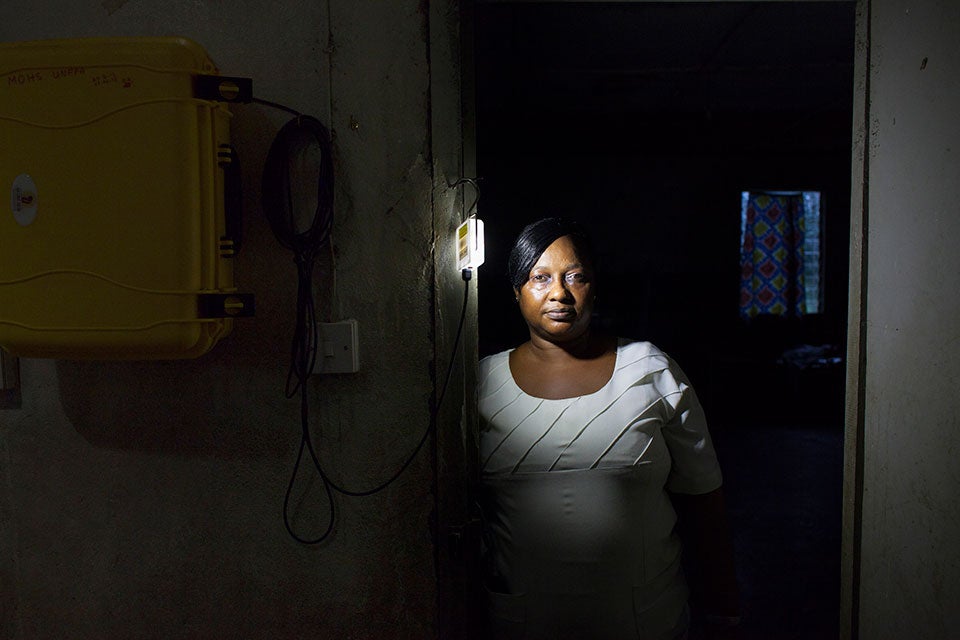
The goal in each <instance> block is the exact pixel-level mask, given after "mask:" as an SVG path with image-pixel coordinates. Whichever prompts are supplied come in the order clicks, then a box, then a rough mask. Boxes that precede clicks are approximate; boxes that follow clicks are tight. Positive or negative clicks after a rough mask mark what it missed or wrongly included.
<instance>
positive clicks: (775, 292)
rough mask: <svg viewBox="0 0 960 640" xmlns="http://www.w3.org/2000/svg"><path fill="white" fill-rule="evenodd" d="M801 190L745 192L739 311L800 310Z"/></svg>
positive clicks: (784, 313)
mask: <svg viewBox="0 0 960 640" xmlns="http://www.w3.org/2000/svg"><path fill="white" fill-rule="evenodd" d="M803 227H804V219H803V196H802V195H800V194H797V195H772V194H766V193H750V195H749V199H748V201H747V214H746V222H745V225H744V230H743V243H742V250H741V254H740V315H741V316H742V317H744V318H753V317H755V316H758V315H762V314H771V315H780V316H799V315H802V314H803V313H805V312H806V309H805V302H804V295H803V233H804V229H803Z"/></svg>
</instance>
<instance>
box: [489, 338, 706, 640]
mask: <svg viewBox="0 0 960 640" xmlns="http://www.w3.org/2000/svg"><path fill="white" fill-rule="evenodd" d="M480 416H481V431H480V452H481V509H482V513H483V517H484V540H485V546H486V549H485V553H486V561H487V571H488V575H487V596H488V611H489V614H490V619H491V624H492V627H493V631H494V636H495V637H498V638H545V639H546V638H549V639H551V640H557V639H561V638H585V639H586V638H589V639H603V638H611V639H612V638H634V639H636V638H642V639H644V640H654V639H656V640H659V639H661V638H663V639H667V638H675V637H677V636H679V635H681V634H682V633H683V632H684V630H685V629H686V625H687V618H688V614H687V607H686V601H687V587H686V584H685V582H684V579H683V573H682V570H681V567H680V542H679V540H678V539H677V537H676V535H675V534H674V532H673V528H674V523H675V521H676V514H675V513H674V510H673V507H672V505H671V503H670V499H669V496H668V495H667V492H666V490H667V489H669V490H670V491H674V492H677V493H689V494H699V493H707V492H709V491H712V490H714V489H716V488H717V487H719V486H720V485H721V482H722V480H721V475H720V468H719V466H718V464H717V459H716V455H715V453H714V449H713V445H712V443H711V441H710V435H709V433H708V431H707V427H706V422H705V420H704V417H703V411H702V409H701V408H700V405H699V403H698V401H697V399H696V395H695V393H694V391H693V388H692V387H691V386H690V385H689V383H688V382H687V381H686V378H685V377H684V375H683V373H682V372H681V371H680V369H679V368H678V367H677V366H676V364H675V363H673V362H672V361H671V360H670V359H669V358H668V357H667V356H666V355H665V354H664V353H663V352H662V351H660V350H659V349H657V348H656V347H655V346H653V345H651V344H650V343H648V342H628V341H625V340H622V339H621V340H620V342H619V344H618V347H617V356H616V365H615V368H614V374H613V376H612V377H611V379H610V381H609V382H607V384H606V385H605V386H604V387H603V388H601V389H600V390H598V391H596V392H595V393H591V394H587V395H584V396H579V397H576V398H564V399H560V400H548V399H543V398H536V397H533V396H530V395H528V394H526V393H524V392H523V391H522V390H521V389H520V388H519V386H517V384H516V382H515V381H514V379H513V375H512V374H511V372H510V366H509V352H508V351H504V352H502V353H498V354H496V355H493V356H489V357H487V358H484V359H483V360H482V361H481V363H480Z"/></svg>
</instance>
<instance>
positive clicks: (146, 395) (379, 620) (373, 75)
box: [0, 0, 475, 638]
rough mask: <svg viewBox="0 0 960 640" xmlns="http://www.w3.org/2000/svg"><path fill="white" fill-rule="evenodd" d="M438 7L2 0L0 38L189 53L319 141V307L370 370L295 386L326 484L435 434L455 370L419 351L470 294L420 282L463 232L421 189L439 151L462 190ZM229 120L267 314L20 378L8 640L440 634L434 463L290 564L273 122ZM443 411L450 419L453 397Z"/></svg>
mask: <svg viewBox="0 0 960 640" xmlns="http://www.w3.org/2000/svg"><path fill="white" fill-rule="evenodd" d="M430 4H435V5H443V6H446V5H447V4H450V3H446V2H439V3H426V2H417V1H415V0H404V1H398V2H379V1H375V0H367V1H362V2H357V1H354V0H329V1H327V2H304V1H287V2H281V3H276V2H271V1H268V0H237V1H235V2H217V1H214V0H178V1H171V2H162V3H159V2H147V1H145V0H129V1H127V0H104V1H102V2H101V1H99V0H97V1H94V0H86V1H80V2H73V3H68V4H64V3H62V2H56V1H54V0H30V1H29V2H28V1H26V0H14V1H13V2H5V3H4V19H3V21H2V22H0V40H2V41H16V40H27V39H42V38H59V37H82V36H111V35H134V36H140V35H183V36H187V37H189V38H192V39H194V40H196V41H197V42H199V43H200V44H201V45H202V46H204V48H206V49H207V51H208V52H209V53H210V55H211V57H212V58H213V59H214V61H215V62H216V63H217V65H218V66H219V68H220V70H221V72H223V73H226V74H234V75H243V76H250V77H252V78H254V91H255V94H256V95H257V96H258V97H261V98H264V99H268V100H273V101H276V102H281V103H284V104H287V105H289V106H290V107H293V108H295V109H298V110H301V111H303V112H305V113H309V114H312V115H314V116H316V117H318V118H319V119H320V120H321V121H322V122H324V123H325V124H327V126H328V127H330V128H331V130H333V132H334V136H335V142H334V146H335V156H336V179H337V188H336V219H335V225H334V239H333V252H334V253H335V259H334V258H333V257H332V256H323V257H322V259H321V260H320V264H319V265H318V269H317V273H316V274H315V277H316V279H317V281H318V284H317V290H318V307H319V309H318V312H319V314H320V315H321V317H322V319H325V320H340V319H345V318H356V319H357V320H358V321H359V325H360V359H361V371H360V373H358V374H355V375H350V376H339V377H326V378H323V379H316V380H314V381H313V382H312V384H311V385H310V392H311V398H312V402H313V416H314V418H313V428H314V434H315V441H316V442H317V443H318V444H319V446H320V448H321V449H322V457H323V459H324V460H325V461H326V464H327V472H328V473H329V475H330V476H331V477H333V478H334V479H336V480H337V481H339V482H341V484H344V485H347V486H348V487H350V488H355V489H364V488H367V487H369V486H371V485H374V484H376V483H378V482H379V481H380V480H382V479H384V478H385V477H387V476H388V475H389V474H390V473H392V472H393V470H394V469H396V468H397V466H398V465H399V464H400V463H401V462H402V461H403V459H404V458H405V457H406V455H407V452H408V451H410V450H411V449H412V447H413V445H414V444H415V443H416V441H417V440H418V438H419V436H420V434H421V433H422V432H423V430H424V429H426V428H427V426H428V424H429V423H430V411H429V406H430V404H429V403H430V399H431V395H432V394H433V393H434V383H433V370H434V369H435V368H437V367H438V366H445V363H446V360H443V359H441V360H439V361H437V362H435V357H436V356H435V350H434V339H435V335H436V334H437V333H438V331H439V332H441V333H442V334H443V336H444V340H446V341H447V342H449V341H450V337H449V336H448V335H447V334H449V333H451V331H450V330H449V329H448V328H447V327H446V324H449V323H450V322H453V326H454V328H455V326H456V324H455V321H456V317H453V318H452V320H451V319H450V318H449V317H448V316H449V315H452V314H446V315H445V316H444V317H443V318H441V319H440V320H439V321H437V320H436V319H435V315H436V305H439V304H447V302H446V301H448V300H450V299H452V300H459V296H460V293H459V292H460V289H459V288H458V289H456V293H452V294H451V295H452V296H453V297H452V298H450V296H448V295H447V294H448V293H451V292H450V290H448V289H446V288H444V287H446V286H448V285H447V284H444V279H443V278H438V277H436V273H435V267H434V264H435V257H436V259H437V260H443V261H446V262H449V260H450V258H449V256H447V255H446V254H447V253H448V251H447V244H446V243H444V242H441V243H440V244H436V238H437V237H440V238H441V239H445V238H446V231H447V227H449V226H450V225H453V224H455V222H456V221H457V220H458V219H459V213H457V214H456V220H455V219H454V217H455V216H454V211H453V209H454V206H455V204H456V201H455V199H454V198H453V197H452V195H451V194H450V193H448V190H447V189H446V187H445V183H441V184H439V186H438V187H437V188H436V189H435V185H434V182H435V178H434V175H435V173H439V172H438V171H437V169H436V167H435V165H434V164H432V163H433V159H432V150H431V139H432V138H431V136H432V134H436V135H437V137H438V138H441V137H442V138H443V139H444V140H445V141H446V145H447V147H446V148H445V150H444V153H445V159H444V161H445V162H446V163H447V164H448V166H447V167H445V168H444V169H443V173H444V174H445V175H450V176H452V177H454V178H455V177H456V174H457V167H456V163H457V158H458V148H459V147H458V144H459V133H458V132H455V133H453V134H452V135H451V134H450V132H444V134H443V135H442V136H441V135H440V132H436V131H432V130H431V112H430V101H431V97H430V96H431V90H433V92H434V93H437V92H438V91H440V92H441V93H443V92H447V93H449V92H453V96H454V98H453V99H452V100H448V102H450V103H451V104H452V105H454V106H457V105H456V93H455V92H456V87H454V86H449V87H448V88H446V89H444V88H441V89H437V88H436V87H433V88H432V87H431V84H430V81H431V62H430V56H429V55H428V53H429V46H430V43H429V37H428V34H429V31H430V18H429V13H430V11H431V7H430ZM432 9H433V11H434V13H440V15H441V16H442V17H443V18H444V19H445V20H446V21H447V22H445V23H442V24H439V25H437V24H435V25H434V29H441V30H443V29H446V31H445V33H446V35H447V36H450V34H451V33H454V34H455V29H456V12H455V11H446V12H443V11H439V10H438V7H433V8H432ZM450 37H451V41H453V40H455V38H454V37H453V36H450ZM441 53H442V52H441ZM440 57H442V59H443V62H444V64H448V65H449V64H453V56H452V55H450V54H449V52H447V55H444V56H440ZM445 74H446V75H445V77H447V76H450V77H453V76H455V74H454V73H452V72H451V71H450V70H449V69H446V70H445ZM233 111H234V113H235V118H234V125H235V126H234V127H233V138H234V143H235V146H236V147H237V149H238V151H239V153H240V155H241V159H242V162H243V178H244V187H245V189H244V206H245V210H246V213H247V218H246V237H245V242H246V244H245V247H244V249H243V251H242V253H241V255H240V256H239V257H238V259H237V262H236V272H237V276H236V279H237V282H238V285H239V286H240V287H241V288H242V290H244V291H249V292H251V293H254V294H255V295H256V297H257V304H258V309H257V316H256V317H255V318H253V319H247V320H243V321H242V322H240V323H239V324H238V326H237V328H236V330H235V332H234V334H233V335H232V336H230V337H229V338H228V339H226V340H225V341H224V342H222V343H221V344H220V345H218V346H217V347H216V348H215V350H214V351H213V352H211V353H210V354H208V355H206V356H204V357H202V358H200V359H198V360H195V361H186V362H153V363H150V362H129V363H116V362H114V363H109V362H107V363H103V362H67V361H51V360H22V361H21V374H22V397H23V405H22V408H21V409H19V410H6V411H2V412H0V637H4V638H108V637H138V638H210V637H278V638H280V637H313V638H368V637H390V638H428V637H432V636H434V635H436V633H437V619H438V616H437V604H436V603H437V587H436V569H435V566H434V565H435V560H434V558H435V555H434V537H433V533H432V530H431V518H432V512H433V509H434V504H435V501H434V489H435V487H434V481H435V478H434V471H433V465H432V463H431V455H432V450H431V447H430V446H429V444H428V446H427V447H426V448H425V450H424V451H423V452H421V454H420V455H419V456H418V457H417V459H416V460H415V461H414V463H413V465H412V466H411V468H410V469H409V470H408V471H407V472H406V473H405V474H404V475H403V476H402V477H401V478H400V479H399V480H398V481H397V482H396V483H395V484H394V485H392V486H391V487H390V488H389V489H387V490H386V491H384V492H382V493H380V494H378V495H376V496H373V497H368V498H360V499H348V498H342V497H336V498H335V501H336V505H337V508H338V513H337V524H336V528H335V531H334V534H333V536H332V538H331V539H330V540H328V541H327V542H325V543H323V544H321V545H318V546H314V547H309V546H303V545H300V544H298V543H296V542H295V541H294V540H292V539H291V538H290V537H289V536H288V535H287V533H286V531H285V530H284V527H283V523H282V520H281V505H282V499H283V495H284V490H285V489H286V486H287V482H288V479H289V476H290V473H291V471H292V468H293V463H294V459H295V455H296V452H297V446H298V444H299V434H300V432H299V429H300V424H299V407H298V403H297V402H296V401H295V400H287V399H285V398H284V396H283V388H284V382H285V378H286V371H287V366H288V350H289V340H290V336H291V333H292V329H293V320H294V309H295V305H294V303H295V294H296V273H295V268H294V265H293V262H292V258H291V255H290V254H289V253H288V252H286V250H284V249H282V248H280V247H279V246H278V245H277V244H276V242H275V241H274V238H273V236H272V235H271V233H270V230H269V228H268V226H267V224H266V221H265V219H264V218H263V216H262V214H261V211H260V202H259V183H260V173H261V170H262V166H263V158H264V156H265V154H266V151H267V149H268V147H269V144H270V142H271V141H272V138H273V136H274V134H275V133H276V131H277V129H278V128H279V127H280V125H282V124H283V122H285V121H286V119H287V118H288V116H287V115H285V114H283V113H280V112H272V111H270V110H268V109H266V108H263V107H260V106H255V105H246V106H244V105H240V106H236V107H234V108H233ZM450 121H451V119H450V118H449V117H448V118H446V120H444V119H443V118H440V117H439V116H438V115H437V114H434V122H440V123H444V122H450ZM452 121H453V122H454V123H455V122H456V120H455V118H454V119H453V120H452ZM77 167H78V169H77V170H78V171H93V170H96V169H95V167H86V166H84V164H83V159H82V158H77ZM437 194H439V195H441V196H442V197H437ZM438 202H439V203H440V204H439V205H438V204H437V203H438ZM435 234H439V236H437V235H435ZM435 247H438V248H436V249H435ZM451 248H452V245H451ZM437 256H438V257H437ZM334 272H335V278H334V275H333V274H334ZM438 283H439V284H438ZM438 286H439V288H438ZM449 286H452V285H449ZM454 305H455V303H454ZM447 306H450V305H449V304H447ZM437 327H439V329H438V328H437ZM474 359H475V356H474ZM455 380H457V379H456V378H455ZM445 402H449V403H453V404H454V405H457V404H459V403H461V402H462V389H461V390H460V391H457V390H456V389H455V390H453V391H451V393H450V394H448V396H447V399H446V401H445ZM459 413H460V412H459V411H456V412H454V414H455V415H456V414H459ZM299 478H300V479H299V481H298V483H297V485H296V488H295V490H294V494H293V500H292V501H291V513H292V521H293V525H294V528H295V529H296V530H297V532H298V533H299V534H301V535H302V536H304V537H312V536H314V535H317V534H319V533H321V532H322V531H323V529H324V528H325V526H326V518H327V501H326V497H325V493H324V491H323V488H322V485H321V483H320V481H319V479H318V478H317V476H316V474H315V473H314V472H313V471H312V469H311V468H310V465H309V464H305V465H303V466H302V467H301V471H300V476H299Z"/></svg>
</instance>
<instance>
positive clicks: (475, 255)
mask: <svg viewBox="0 0 960 640" xmlns="http://www.w3.org/2000/svg"><path fill="white" fill-rule="evenodd" d="M483 255H484V251H483V220H480V219H479V218H477V216H475V215H472V216H470V217H469V218H467V219H466V220H465V221H464V222H463V223H461V224H460V226H459V227H457V269H459V270H460V271H463V270H464V269H470V270H473V269H476V268H477V267H479V266H480V265H482V264H483Z"/></svg>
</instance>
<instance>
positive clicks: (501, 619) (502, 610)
mask: <svg viewBox="0 0 960 640" xmlns="http://www.w3.org/2000/svg"><path fill="white" fill-rule="evenodd" d="M484 592H485V593H486V597H487V617H488V619H489V625H490V637H491V638H492V639H494V640H519V639H520V638H523V637H524V636H525V634H526V628H527V616H526V605H525V597H524V596H523V594H513V593H501V592H499V591H491V590H490V589H489V588H488V587H484Z"/></svg>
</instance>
